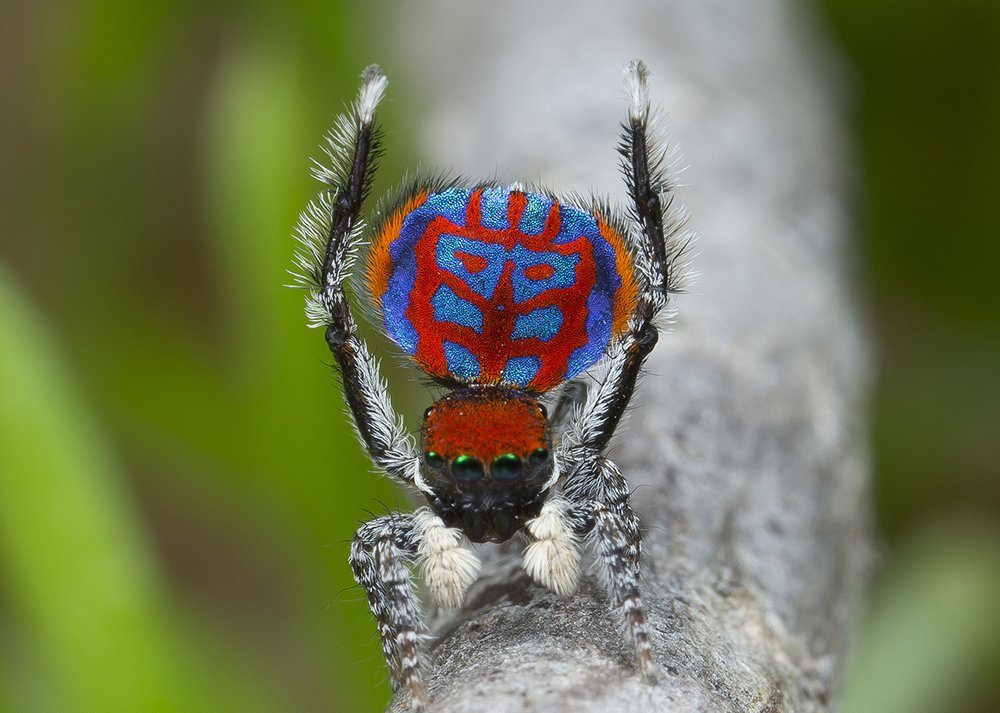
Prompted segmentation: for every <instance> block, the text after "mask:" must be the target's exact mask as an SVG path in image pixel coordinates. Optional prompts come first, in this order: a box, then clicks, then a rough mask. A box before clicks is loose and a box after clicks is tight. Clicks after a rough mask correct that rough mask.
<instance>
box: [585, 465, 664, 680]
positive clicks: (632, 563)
mask: <svg viewBox="0 0 1000 713" xmlns="http://www.w3.org/2000/svg"><path fill="white" fill-rule="evenodd" d="M565 494H566V496H567V497H568V498H570V499H571V501H572V502H573V504H574V511H575V513H576V515H575V518H574V519H575V522H576V523H578V525H577V526H578V528H579V530H578V534H579V535H580V536H585V535H590V536H591V537H592V538H593V542H594V546H595V549H596V550H597V554H598V557H599V561H600V563H601V565H602V566H603V573H604V575H605V580H606V584H607V587H608V593H609V594H610V596H611V606H612V607H613V608H614V609H616V610H619V611H620V612H621V614H622V616H623V618H624V620H625V621H624V623H625V628H626V630H627V631H628V635H629V638H630V639H631V640H632V643H633V645H634V647H635V659H636V664H637V665H638V667H639V672H640V673H641V674H642V675H643V676H644V677H646V678H649V679H651V678H652V677H653V649H652V646H651V645H650V643H649V630H648V628H647V626H646V615H645V612H644V611H643V608H642V598H641V596H640V594H639V571H640V570H639V558H640V555H641V551H642V535H641V533H640V531H639V518H638V516H637V515H636V514H635V511H634V510H632V505H631V504H630V503H629V490H628V482H627V481H626V480H625V477H624V476H623V475H622V473H621V471H620V470H618V466H616V465H615V464H614V463H612V462H611V461H610V460H608V459H607V458H605V457H603V456H600V455H597V454H596V453H594V454H592V456H591V457H590V458H587V459H586V460H585V461H584V462H583V463H582V464H581V465H580V467H579V469H578V470H577V471H576V473H574V475H573V476H572V477H571V479H570V480H569V482H568V483H567V485H566V490H565Z"/></svg>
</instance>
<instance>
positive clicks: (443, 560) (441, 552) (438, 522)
mask: <svg viewBox="0 0 1000 713" xmlns="http://www.w3.org/2000/svg"><path fill="white" fill-rule="evenodd" d="M414 531H415V534H416V536H417V564H418V565H419V566H420V569H421V572H423V575H424V582H425V583H426V584H427V589H428V591H429V592H430V595H431V597H432V598H433V599H434V601H435V602H437V604H438V605H440V606H442V607H444V608H446V609H457V608H458V607H460V606H461V605H462V602H463V601H464V599H465V592H466V591H467V590H468V589H469V586H470V585H471V584H472V583H473V582H474V581H476V577H478V576H479V569H480V567H481V566H482V565H481V563H480V562H479V558H478V557H476V556H475V555H474V554H473V553H472V552H470V551H469V550H467V549H465V548H464V547H463V546H462V545H463V544H465V536H464V535H463V534H462V531H461V530H459V529H457V528H454V527H448V526H447V525H445V524H444V521H443V520H442V519H441V518H439V517H438V516H437V515H435V514H434V513H433V512H431V510H430V508H420V509H419V510H417V511H416V512H415V513H414Z"/></svg>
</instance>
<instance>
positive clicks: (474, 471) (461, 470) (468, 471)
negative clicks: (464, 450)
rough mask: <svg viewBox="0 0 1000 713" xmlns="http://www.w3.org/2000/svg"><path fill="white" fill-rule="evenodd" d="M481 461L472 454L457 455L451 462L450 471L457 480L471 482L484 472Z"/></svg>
mask: <svg viewBox="0 0 1000 713" xmlns="http://www.w3.org/2000/svg"><path fill="white" fill-rule="evenodd" d="M485 472H486V471H485V470H484V469H483V462H482V461H481V460H479V459H478V458H475V457H473V456H458V457H457V458H456V459H455V460H453V461H452V462H451V473H452V475H454V476H455V478H456V479H458V480H464V481H465V482H468V483H471V482H473V481H476V480H479V479H480V478H482V477H483V475H484V474H485Z"/></svg>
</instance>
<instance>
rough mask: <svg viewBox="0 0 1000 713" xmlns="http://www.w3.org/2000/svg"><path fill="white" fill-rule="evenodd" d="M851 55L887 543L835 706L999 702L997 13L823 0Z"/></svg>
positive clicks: (981, 706) (979, 0) (862, 708)
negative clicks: (843, 692) (876, 356)
mask: <svg viewBox="0 0 1000 713" xmlns="http://www.w3.org/2000/svg"><path fill="white" fill-rule="evenodd" d="M824 4H825V8H826V10H827V12H828V14H829V16H830V19H831V21H832V24H833V26H834V30H835V36H836V37H837V38H838V39H839V40H840V41H841V42H842V44H843V49H844V51H845V52H846V54H847V55H848V56H849V57H850V59H851V60H852V61H853V63H854V66H855V69H856V75H855V77H854V79H855V80H856V82H857V90H858V95H857V102H858V103H857V117H856V128H857V135H858V138H859V141H860V148H861V154H860V156H861V160H862V164H861V167H860V168H861V173H860V178H861V180H862V182H863V184H864V185H863V190H862V196H861V197H862V199H863V206H862V210H861V235H862V237H863V242H862V243H861V247H862V251H863V258H864V270H865V272H866V273H867V277H868V278H869V288H870V303H871V305H872V307H873V325H874V331H875V335H876V337H877V339H878V343H879V347H880V370H881V373H880V377H881V378H880V383H879V389H878V393H877V398H876V401H875V412H874V446H875V457H876V480H875V485H876V497H877V505H878V514H879V521H880V525H881V528H882V531H883V532H884V534H885V538H886V543H885V548H884V552H883V553H882V557H881V560H882V561H881V565H880V568H879V571H878V572H877V573H876V575H877V578H876V588H875V592H874V597H873V600H872V603H871V610H870V612H869V615H868V617H867V619H866V622H865V625H864V628H863V629H862V630H861V631H860V632H859V643H858V654H857V658H856V659H855V661H854V665H853V667H852V671H851V675H850V676H849V678H848V694H847V699H846V705H845V710H846V711H847V712H848V713H867V712H868V711H879V712H880V713H884V712H892V711H900V713H902V712H904V711H905V712H907V713H920V712H923V711H927V712H931V711H949V712H950V711H983V712H984V713H985V712H986V711H996V710H1000V619H998V612H1000V608H998V605H997V603H998V602H1000V559H998V557H997V552H998V550H1000V517H998V516H1000V289H998V288H997V276H998V275H1000V210H998V209H997V196H1000V4H998V3H996V2H993V1H992V0H956V2H948V3H940V2H930V1H929V0H919V1H917V2H902V1H901V0H895V1H893V2H867V1H865V0H825V3H824Z"/></svg>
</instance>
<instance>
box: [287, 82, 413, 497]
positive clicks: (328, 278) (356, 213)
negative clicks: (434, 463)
mask: <svg viewBox="0 0 1000 713" xmlns="http://www.w3.org/2000/svg"><path fill="white" fill-rule="evenodd" d="M361 79H362V84H361V90H360V92H359V94H358V99H357V101H355V103H354V105H353V106H352V107H351V108H350V110H349V111H348V112H347V113H346V114H344V115H342V116H340V117H338V119H337V122H336V124H335V125H334V128H333V129H332V130H331V131H330V132H329V133H328V134H327V137H326V146H325V147H324V151H325V153H326V155H327V156H328V158H329V160H330V165H329V166H327V165H323V164H320V163H318V162H316V163H315V165H314V166H313V176H314V177H315V178H317V179H318V180H320V181H321V182H323V183H324V184H325V185H326V186H327V190H325V191H323V192H321V193H320V194H319V195H318V196H317V197H316V198H315V199H314V200H313V201H312V202H311V203H310V204H309V206H308V207H307V208H306V210H305V211H304V212H303V213H302V215H301V216H300V218H299V225H298V228H297V231H296V232H297V234H298V239H299V242H300V243H301V244H302V249H301V250H300V251H299V252H298V254H297V255H296V264H297V266H298V269H299V271H300V272H299V274H297V275H296V277H297V279H298V282H299V283H300V284H302V285H303V286H304V287H306V288H307V289H309V297H308V298H307V300H306V315H307V316H308V318H309V321H310V324H311V325H312V326H325V327H326V341H327V344H328V345H329V347H330V351H331V352H332V353H333V355H334V357H335V359H336V361H337V366H338V368H339V370H340V376H341V380H342V382H343V387H344V399H345V400H346V401H347V405H348V407H349V408H350V410H351V414H352V416H353V420H354V426H355V429H356V430H357V432H358V436H359V438H360V439H361V442H362V443H364V445H365V447H366V448H367V450H368V452H369V454H370V455H371V457H372V459H373V460H374V461H375V463H376V465H378V466H379V467H381V468H382V469H383V470H385V472H386V473H388V474H389V475H390V476H391V477H393V478H396V479H398V480H401V481H403V482H407V483H412V482H413V481H414V479H415V477H416V476H415V473H416V467H417V453H416V449H415V447H414V445H413V441H412V439H411V437H410V435H409V434H408V433H407V431H406V429H405V428H404V427H403V423H402V419H401V418H400V417H399V416H398V415H397V414H396V412H395V411H394V410H393V408H392V402H391V400H390V398H389V393H388V387H387V384H386V382H385V380H384V379H383V378H382V376H381V375H380V373H379V365H378V361H377V360H376V359H375V358H374V357H373V356H372V355H371V353H370V352H369V350H368V347H367V346H366V345H365V343H364V341H363V340H362V339H361V337H360V335H359V333H358V328H357V324H356V322H355V321H354V317H353V316H352V315H351V312H350V307H349V304H348V301H347V296H346V294H345V292H344V282H345V280H346V279H347V277H348V275H350V273H351V268H352V266H353V264H354V260H355V259H356V257H357V246H358V242H359V241H360V239H361V236H362V234H363V232H364V229H365V226H364V221H363V220H362V219H361V218H360V213H361V207H362V205H363V203H364V200H365V197H366V196H367V195H368V192H369V189H370V188H371V183H372V179H373V176H374V171H375V163H376V161H377V159H378V156H379V155H380V153H381V149H380V132H379V130H378V127H377V125H376V123H375V108H376V107H377V106H378V103H379V101H380V100H381V98H382V95H383V93H384V92H385V88H386V84H387V80H386V77H385V75H384V74H382V72H381V70H379V68H378V67H376V66H374V65H373V66H371V67H368V68H367V69H366V70H365V71H364V73H363V74H362V75H361ZM418 485H419V483H418Z"/></svg>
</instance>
